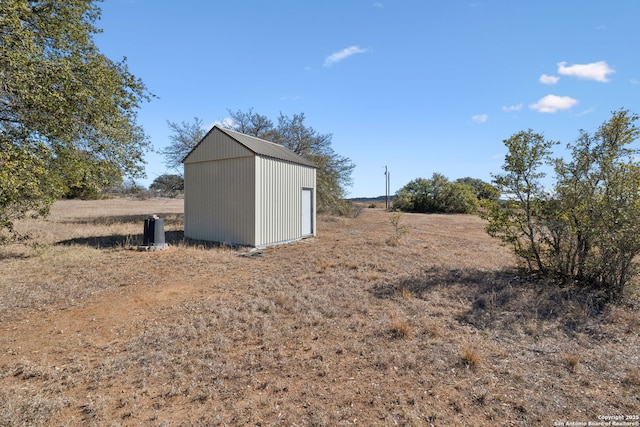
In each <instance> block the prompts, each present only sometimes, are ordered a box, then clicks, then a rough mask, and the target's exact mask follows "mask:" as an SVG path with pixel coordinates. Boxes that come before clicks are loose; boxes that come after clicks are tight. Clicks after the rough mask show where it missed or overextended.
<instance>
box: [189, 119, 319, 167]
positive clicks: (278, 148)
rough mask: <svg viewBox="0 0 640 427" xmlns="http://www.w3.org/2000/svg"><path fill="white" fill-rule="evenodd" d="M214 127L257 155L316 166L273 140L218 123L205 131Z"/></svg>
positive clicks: (212, 130)
mask: <svg viewBox="0 0 640 427" xmlns="http://www.w3.org/2000/svg"><path fill="white" fill-rule="evenodd" d="M216 129H217V130H219V131H220V132H222V133H224V134H225V135H227V136H228V137H230V138H232V139H233V140H234V141H236V142H238V143H239V144H240V145H242V146H244V147H245V148H246V149H248V150H249V151H251V152H252V153H254V154H256V155H258V156H264V157H270V158H273V159H278V160H284V161H286V162H291V163H295V164H299V165H303V166H309V167H312V168H317V166H316V165H314V164H313V163H312V162H310V161H309V160H307V159H305V158H304V157H302V156H300V155H298V154H296V153H294V152H293V151H291V150H289V149H288V148H287V147H285V146H283V145H280V144H276V143H274V142H269V141H266V140H264V139H260V138H257V137H255V136H251V135H246V134H244V133H240V132H236V131H233V130H231V129H225V128H221V127H219V126H218V125H216V126H214V127H213V129H211V130H210V131H209V132H208V133H207V135H209V134H210V133H212V132H214V131H215V130H216ZM207 135H205V137H204V138H202V139H201V140H200V142H198V144H197V145H196V146H195V147H194V148H193V149H192V150H191V151H190V152H189V154H187V155H186V156H185V158H184V159H183V160H182V162H183V163H184V161H185V160H186V159H187V157H189V155H191V153H193V151H194V150H195V149H196V148H197V147H198V146H199V145H200V144H202V142H203V141H204V140H205V139H206V138H207Z"/></svg>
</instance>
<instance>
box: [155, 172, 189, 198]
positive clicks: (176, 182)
mask: <svg viewBox="0 0 640 427" xmlns="http://www.w3.org/2000/svg"><path fill="white" fill-rule="evenodd" d="M149 189H150V190H151V191H153V192H154V193H156V194H157V195H159V196H164V197H176V196H177V195H179V194H182V192H184V178H183V177H182V176H180V175H170V174H164V175H160V176H159V177H157V178H156V179H154V180H153V182H152V183H151V185H150V186H149Z"/></svg>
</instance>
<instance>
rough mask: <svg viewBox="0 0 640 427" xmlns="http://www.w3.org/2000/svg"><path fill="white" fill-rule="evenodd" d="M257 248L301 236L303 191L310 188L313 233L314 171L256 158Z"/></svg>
mask: <svg viewBox="0 0 640 427" xmlns="http://www.w3.org/2000/svg"><path fill="white" fill-rule="evenodd" d="M255 169H256V204H255V209H256V210H255V215H256V243H255V245H256V246H261V245H269V244H273V243H279V242H286V241H290V240H295V239H300V238H301V237H302V189H303V188H312V189H313V192H314V195H313V203H314V204H313V209H312V215H313V233H312V234H313V235H315V234H316V231H315V223H316V217H315V212H316V206H315V198H316V195H315V191H316V170H315V168H311V167H307V166H302V165H297V164H292V163H288V162H284V161H280V160H274V159H270V158H264V157H260V156H256V157H255Z"/></svg>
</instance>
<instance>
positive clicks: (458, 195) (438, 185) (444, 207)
mask: <svg viewBox="0 0 640 427" xmlns="http://www.w3.org/2000/svg"><path fill="white" fill-rule="evenodd" d="M392 208H393V209H397V210H401V211H405V212H419V213H472V212H475V211H476V210H477V209H478V199H477V197H476V194H475V191H474V189H473V187H471V186H470V185H468V184H464V183H461V182H450V181H449V180H448V179H447V178H446V177H445V176H444V175H441V174H439V173H434V174H433V176H432V177H431V179H424V178H418V179H415V180H413V181H411V182H409V183H408V184H407V185H405V186H404V187H403V188H402V189H400V191H398V194H397V195H396V197H395V198H394V200H393V203H392Z"/></svg>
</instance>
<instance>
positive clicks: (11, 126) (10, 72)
mask: <svg viewBox="0 0 640 427" xmlns="http://www.w3.org/2000/svg"><path fill="white" fill-rule="evenodd" d="M99 16H100V9H99V7H98V6H96V5H95V4H94V1H93V0H69V1H65V2H53V1H45V0H31V1H25V0H5V1H2V2H0V17H2V18H1V19H0V78H1V84H0V159H2V160H1V162H2V174H1V177H0V227H2V228H3V229H5V230H7V229H8V230H11V229H12V224H13V221H14V220H15V219H18V218H22V217H24V216H25V215H28V214H33V215H36V216H38V215H45V214H46V213H47V212H48V208H49V206H50V205H51V203H52V202H53V201H54V200H55V199H56V198H57V197H59V196H61V195H62V194H64V193H65V191H66V189H68V187H69V186H68V185H66V184H68V183H69V181H68V180H66V179H63V178H62V177H61V176H60V175H59V174H60V171H65V172H69V171H71V169H72V168H74V167H77V166H78V165H79V164H84V165H88V167H89V168H90V167H91V165H95V164H101V165H106V163H104V162H108V163H109V168H112V169H113V170H115V171H117V172H118V173H119V174H120V176H122V175H126V176H129V177H132V178H133V177H141V176H143V175H144V173H143V170H142V168H141V164H142V163H143V154H144V152H145V150H146V149H147V148H148V140H147V138H146V136H145V135H144V132H143V131H142V129H141V127H140V126H138V125H137V123H136V113H135V111H136V110H137V108H138V107H139V106H140V104H141V102H142V101H144V100H149V99H150V97H151V95H150V94H149V93H148V91H147V89H146V87H145V85H144V84H143V83H142V81H141V80H139V79H138V78H136V77H135V76H134V75H132V74H131V73H130V72H129V71H128V69H127V66H126V63H125V62H124V61H122V62H119V63H116V62H113V61H111V60H109V59H108V58H106V57H105V56H104V55H102V54H101V53H100V52H99V50H98V49H97V47H96V46H95V44H94V41H93V35H94V34H96V33H98V32H99V30H98V29H97V28H96V27H95V26H94V23H95V22H96V21H97V20H98V19H99ZM77 153H82V155H76V154H77ZM65 159H70V161H71V163H65ZM54 162H55V164H54ZM5 166H11V167H10V168H5ZM98 175H100V174H98ZM83 179H85V180H87V184H88V185H92V184H95V183H96V181H93V182H92V184H89V181H91V180H93V176H91V175H86V176H84V177H83ZM101 179H102V178H100V177H99V178H98V181H100V180H101ZM25 180H26V181H25ZM18 181H19V182H20V184H19V185H16V182H18Z"/></svg>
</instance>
